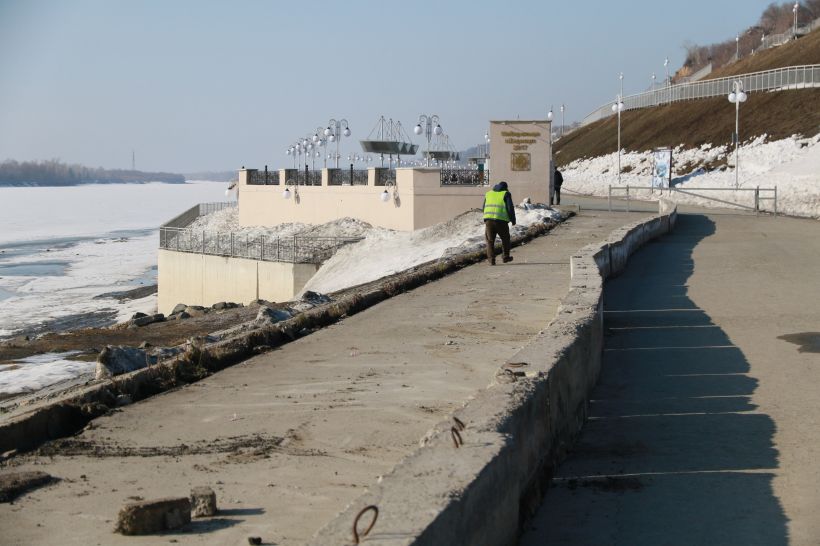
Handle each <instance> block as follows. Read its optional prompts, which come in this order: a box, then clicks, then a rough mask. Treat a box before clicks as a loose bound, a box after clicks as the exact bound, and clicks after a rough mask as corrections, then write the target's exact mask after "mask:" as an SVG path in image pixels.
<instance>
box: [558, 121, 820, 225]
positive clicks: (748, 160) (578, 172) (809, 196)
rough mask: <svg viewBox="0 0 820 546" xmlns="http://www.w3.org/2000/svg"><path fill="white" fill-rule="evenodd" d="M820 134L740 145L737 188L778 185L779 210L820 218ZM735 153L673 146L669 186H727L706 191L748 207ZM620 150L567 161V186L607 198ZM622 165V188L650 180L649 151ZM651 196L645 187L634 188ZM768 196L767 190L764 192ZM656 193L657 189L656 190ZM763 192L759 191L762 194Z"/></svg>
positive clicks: (626, 156)
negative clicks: (712, 167)
mask: <svg viewBox="0 0 820 546" xmlns="http://www.w3.org/2000/svg"><path fill="white" fill-rule="evenodd" d="M819 143H820V135H817V136H815V137H814V138H812V139H804V138H799V137H797V136H793V137H790V138H786V139H783V140H776V141H772V142H766V137H765V135H764V136H762V137H758V138H756V139H754V140H752V141H751V142H746V143H744V144H743V146H741V148H740V173H739V174H740V183H739V187H740V188H755V187H757V186H759V187H761V188H772V187H775V186H777V198H778V199H777V207H778V212H783V213H785V214H790V215H794V216H807V217H810V218H820V144H819ZM724 160H725V161H726V162H727V163H728V164H729V165H730V168H728V169H725V168H724V169H722V170H713V171H706V170H705V169H704V168H703V166H705V165H708V164H710V163H714V162H721V161H724ZM734 162H735V161H734V151H733V149H731V148H729V147H727V146H714V147H713V146H711V145H708V144H707V145H704V146H701V147H700V148H693V149H688V150H684V149H682V147H680V146H679V147H677V148H675V150H674V153H673V163H674V165H673V173H672V176H673V178H672V185H673V186H674V187H676V188H678V189H682V190H696V189H697V188H725V189H726V191H725V192H709V195H710V196H711V195H714V197H717V198H719V199H724V200H727V201H733V202H738V203H742V204H746V205H752V204H753V200H754V196H753V192H733V191H731V190H733V189H734V187H735V170H734ZM617 165H618V154H617V153H616V152H615V153H612V154H608V155H605V156H599V157H594V158H590V159H580V160H577V161H573V162H572V163H570V164H569V165H567V166H566V167H565V168H564V169H563V170H562V173H563V175H564V186H563V188H564V189H565V190H570V191H571V192H577V193H582V194H587V195H598V196H606V195H607V192H608V186H609V185H613V186H616V185H618V182H617V175H616V173H617ZM621 165H622V167H624V168H626V169H627V170H629V169H631V171H630V172H628V173H622V174H621V184H620V185H622V186H625V185H627V184H629V185H630V186H649V185H650V184H651V173H652V157H651V154H650V153H649V152H625V153H622V154H621ZM635 194H637V195H638V196H639V197H647V198H648V197H649V193H648V191H644V192H634V191H630V195H635ZM766 195H769V194H766ZM655 196H656V197H657V192H656V193H655ZM763 196H765V195H764V194H763V193H761V197H763ZM671 198H672V199H673V200H675V201H677V202H678V203H685V204H693V205H700V206H706V207H710V206H711V207H715V206H721V207H722V206H724V205H721V204H719V203H715V202H713V201H708V200H704V199H700V198H697V197H693V196H687V195H683V194H679V193H673V194H672V195H671ZM772 206H773V205H772V202H770V201H764V202H761V208H763V209H764V210H771V209H772Z"/></svg>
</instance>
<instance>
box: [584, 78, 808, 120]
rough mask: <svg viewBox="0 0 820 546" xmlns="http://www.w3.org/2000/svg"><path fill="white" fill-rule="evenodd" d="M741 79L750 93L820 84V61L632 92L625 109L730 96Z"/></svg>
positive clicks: (594, 115)
mask: <svg viewBox="0 0 820 546" xmlns="http://www.w3.org/2000/svg"><path fill="white" fill-rule="evenodd" d="M738 80H739V81H741V82H743V89H744V91H746V92H747V93H752V92H755V91H773V90H778V91H779V90H786V89H803V88H807V87H815V86H818V87H820V64H811V65H802V66H789V67H785V68H775V69H773V70H764V71H762V72H752V73H749V74H739V75H737V76H727V77H724V78H716V79H714V80H701V81H696V82H690V83H679V84H675V85H671V86H667V87H662V88H658V89H654V90H651V91H646V92H644V93H638V94H636V95H628V96H626V97H624V98H623V103H624V110H636V109H638V108H649V107H652V106H659V105H663V104H670V103H672V102H681V101H687V100H696V99H705V98H710V97H720V96H726V95H728V94H729V93H731V92H732V85H733V83H734V82H736V81H738ZM612 104H613V103H612V102H608V103H607V104H605V105H603V106H601V107H599V108H597V109H595V110H593V111H592V112H591V113H590V114H588V115H587V116H586V117H585V118H584V120H583V121H582V122H581V126H584V125H589V124H590V123H593V122H595V121H598V120H601V119H605V118H607V117H609V116H611V115H613V113H612Z"/></svg>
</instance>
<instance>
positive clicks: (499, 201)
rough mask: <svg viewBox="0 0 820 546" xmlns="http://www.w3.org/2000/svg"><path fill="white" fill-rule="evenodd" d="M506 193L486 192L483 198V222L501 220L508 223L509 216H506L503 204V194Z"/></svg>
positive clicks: (505, 208) (505, 207)
mask: <svg viewBox="0 0 820 546" xmlns="http://www.w3.org/2000/svg"><path fill="white" fill-rule="evenodd" d="M506 193H507V191H506V190H504V191H493V190H490V191H488V192H487V194H486V195H485V196H484V219H485V220H501V221H502V222H509V221H510V215H509V214H507V205H505V204H504V194H506Z"/></svg>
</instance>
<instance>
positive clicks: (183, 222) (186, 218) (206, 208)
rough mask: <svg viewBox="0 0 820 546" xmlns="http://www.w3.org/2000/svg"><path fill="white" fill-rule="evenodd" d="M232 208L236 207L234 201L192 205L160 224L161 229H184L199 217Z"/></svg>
mask: <svg viewBox="0 0 820 546" xmlns="http://www.w3.org/2000/svg"><path fill="white" fill-rule="evenodd" d="M233 207H236V201H223V202H218V203H199V204H198V205H194V206H193V207H191V208H189V209H188V210H186V211H185V212H183V213H182V214H180V215H178V216H175V217H174V218H172V219H170V220H168V221H167V222H165V223H164V224H162V226H161V227H176V228H184V227H186V226H189V225H191V224H192V223H193V222H194V220H196V219H197V218H199V217H200V216H205V215H206V214H210V213H212V212H216V211H219V210H222V209H228V208H233Z"/></svg>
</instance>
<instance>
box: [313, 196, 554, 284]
mask: <svg viewBox="0 0 820 546" xmlns="http://www.w3.org/2000/svg"><path fill="white" fill-rule="evenodd" d="M527 207H528V209H525V208H523V207H516V216H517V220H518V223H517V225H516V226H514V227H513V228H512V233H513V234H518V233H522V232H524V231H525V230H526V228H527V227H528V226H530V225H532V224H535V223H541V222H545V221H547V220H550V219H551V220H556V221H557V220H559V219H560V214H559V213H558V211H556V210H554V209H551V208H547V207H544V206H534V205H527ZM483 244H484V221H483V220H482V214H481V212H478V211H470V212H466V213H464V214H462V215H460V216H457V217H456V218H453V219H452V220H450V221H448V222H444V223H441V224H436V225H434V226H430V227H428V228H426V229H421V230H418V231H414V232H409V233H408V232H398V231H393V230H386V229H377V228H374V229H373V230H372V231H370V232H368V233H367V234H365V240H364V241H361V242H358V243H355V244H351V245H347V246H345V247H343V248H341V249H340V250H339V251H338V252H336V254H334V255H333V257H332V258H330V259H329V260H328V261H327V262H325V263H324V264H323V265H322V267H321V268H320V269H319V271H317V272H316V274H315V275H314V276H313V277H312V278H311V279H310V280H309V281H308V282H307V284H306V285H305V287H304V289H303V291H302V292H305V291H307V290H312V291H314V292H321V293H325V294H327V293H329V292H335V291H337V290H342V289H344V288H349V287H351V286H356V285H359V284H363V283H366V282H371V281H375V280H377V279H380V278H382V277H384V276H387V275H391V274H393V273H398V272H400V271H404V270H406V269H410V268H411V267H415V266H417V265H420V264H423V263H425V262H428V261H430V260H435V259H438V258H442V257H444V256H447V255H450V254H453V253H458V252H463V251H466V250H473V249H476V248H480V247H481V245H483Z"/></svg>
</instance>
